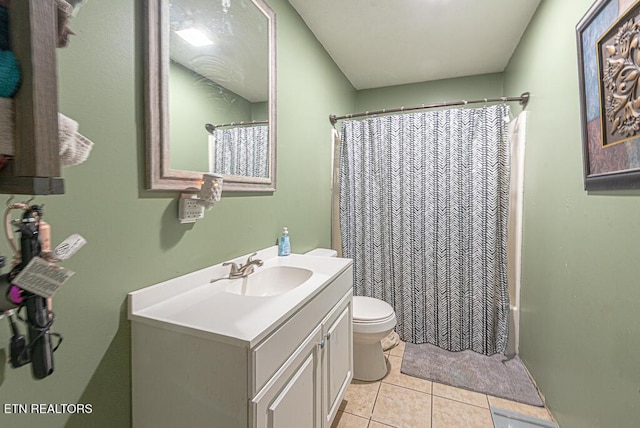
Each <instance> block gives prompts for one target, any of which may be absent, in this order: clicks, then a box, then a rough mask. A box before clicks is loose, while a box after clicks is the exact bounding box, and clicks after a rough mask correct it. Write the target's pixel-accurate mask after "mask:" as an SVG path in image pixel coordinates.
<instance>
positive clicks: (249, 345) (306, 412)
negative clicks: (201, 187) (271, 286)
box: [130, 259, 353, 428]
mask: <svg viewBox="0 0 640 428" xmlns="http://www.w3.org/2000/svg"><path fill="white" fill-rule="evenodd" d="M334 260H335V259H334ZM352 278H353V271H352V267H351V264H350V261H347V262H345V263H344V264H343V265H342V266H341V269H340V271H339V272H338V274H337V275H334V276H333V277H332V278H331V280H328V281H326V283H323V284H322V285H321V286H319V287H318V289H316V290H313V291H312V292H310V293H309V295H308V296H307V297H306V298H304V299H302V301H300V302H299V304H297V305H293V307H291V308H290V311H288V312H287V313H285V314H282V316H281V317H275V318H274V319H277V322H274V323H273V324H271V325H268V326H266V327H265V329H264V331H262V332H261V333H260V334H258V335H257V336H256V338H255V340H246V339H243V338H234V337H229V336H226V335H220V334H211V332H210V331H203V330H199V329H194V328H189V327H188V326H186V325H185V324H186V323H181V324H180V323H177V324H172V323H170V322H158V320H157V319H151V318H153V317H149V318H148V319H147V318H145V316H144V315H145V311H144V310H142V311H139V314H138V315H131V314H133V313H135V312H136V311H135V310H133V309H131V307H132V305H131V304H130V319H131V320H132V407H133V426H134V427H154V428H155V427H176V426H194V427H195V426H197V427H222V428H233V427H242V428H247V427H248V428H267V427H269V428H292V427H295V428H305V427H309V428H328V427H329V426H330V425H331V422H332V421H333V419H334V417H335V415H336V413H337V411H338V407H339V405H340V403H341V401H342V398H343V397H344V394H345V391H346V388H347V386H348V385H349V383H350V382H351V379H352V377H353V328H352V325H353V322H352V317H353V316H352V301H353V300H352ZM300 293H301V295H303V293H302V291H300ZM186 298H187V297H186V295H185V296H181V297H179V298H178V297H176V298H174V299H173V300H174V301H173V302H172V303H173V304H178V303H180V302H181V301H184V299H186ZM179 299H182V300H179ZM246 299H251V300H250V301H249V302H250V303H247V307H246V308H245V310H251V311H254V312H253V314H252V315H251V316H255V317H257V318H260V317H261V315H260V311H273V310H276V309H277V308H278V307H281V306H282V304H281V303H278V302H279V301H278V298H275V299H272V300H271V302H273V303H270V302H269V300H267V299H265V298H259V297H258V298H256V297H251V298H249V297H247V298H246ZM260 299H263V300H262V302H264V303H260V302H261V300H260ZM200 300H202V298H201V299H200ZM212 301H213V300H212ZM237 301H238V302H241V300H239V299H238V300H237ZM229 302H232V300H230V301H229ZM227 304H230V303H227ZM169 308H170V305H167V308H166V309H165V308H158V313H159V310H160V309H164V310H165V311H168V310H169ZM191 309H193V308H191ZM150 313H151V310H147V311H146V314H147V315H148V314H150ZM265 314H266V312H265ZM269 314H270V316H271V317H273V312H269ZM156 318H157V317H156ZM257 318H256V319H257ZM267 318H268V317H267ZM252 319H253V318H252ZM243 321H244V320H243V319H242V317H241V316H239V319H238V320H233V319H230V320H229V322H230V323H236V324H239V325H240V324H242V322H243Z"/></svg>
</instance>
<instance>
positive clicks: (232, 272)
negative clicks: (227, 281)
mask: <svg viewBox="0 0 640 428" xmlns="http://www.w3.org/2000/svg"><path fill="white" fill-rule="evenodd" d="M222 266H231V270H230V271H229V275H235V274H237V273H238V272H239V269H238V265H237V264H235V263H234V262H224V263H222Z"/></svg>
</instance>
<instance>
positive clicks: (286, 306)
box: [129, 246, 352, 347]
mask: <svg viewBox="0 0 640 428" xmlns="http://www.w3.org/2000/svg"><path fill="white" fill-rule="evenodd" d="M247 256H248V255H244V256H241V257H238V258H236V259H234V260H232V261H235V262H237V263H244V262H245V261H246V259H247ZM254 259H260V260H263V261H264V264H263V266H262V267H257V268H256V269H255V272H258V271H259V270H261V269H267V268H269V267H273V266H292V267H300V268H305V269H309V270H311V271H312V272H313V274H312V275H311V277H310V278H309V279H308V280H307V281H305V282H304V283H303V284H302V285H300V286H298V287H296V288H294V289H293V290H291V291H288V292H286V293H282V294H279V295H276V296H269V297H253V296H240V295H237V294H232V293H229V292H227V291H225V288H226V286H227V284H228V282H226V281H219V282H214V283H213V284H211V283H210V281H211V279H214V278H221V277H224V276H227V275H228V273H229V267H228V266H224V267H223V266H222V264H218V265H215V266H211V267H208V268H204V269H201V270H199V271H196V272H193V273H190V274H186V275H183V276H180V277H178V278H174V279H170V280H168V281H164V282H161V283H159V284H156V285H152V286H150V287H146V288H143V289H141V290H138V291H134V292H132V293H129V319H130V320H131V321H134V322H143V323H147V324H151V325H154V326H156V327H160V328H166V329H169V330H173V331H179V332H183V333H186V334H191V335H196V336H200V337H210V338H215V339H216V340H219V341H224V342H227V343H235V344H237V345H239V346H245V347H252V346H255V345H256V344H257V343H258V342H259V341H260V340H262V338H263V337H265V336H266V335H267V334H269V333H270V331H271V329H273V328H275V327H276V326H278V325H279V324H280V323H281V322H282V321H284V320H285V319H287V318H289V317H290V316H291V315H292V314H293V313H294V312H296V310H297V309H298V308H300V307H301V306H302V305H304V304H305V303H306V302H307V301H309V299H311V297H313V296H314V295H315V294H317V293H318V292H319V291H320V290H321V289H322V288H324V286H326V285H328V284H329V283H331V281H333V280H334V279H335V278H336V277H338V276H339V275H340V274H341V273H342V272H344V271H345V270H346V269H347V268H348V267H349V266H350V265H351V263H352V261H351V259H343V258H335V257H317V256H307V255H300V254H292V255H290V256H286V257H278V256H277V247H275V246H274V247H269V248H266V249H264V250H261V251H259V252H258V254H257V256H255V257H254Z"/></svg>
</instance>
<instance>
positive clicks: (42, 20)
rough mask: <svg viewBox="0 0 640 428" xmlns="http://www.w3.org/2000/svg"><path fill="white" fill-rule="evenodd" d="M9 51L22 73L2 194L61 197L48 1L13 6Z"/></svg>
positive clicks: (53, 17) (0, 177)
mask: <svg viewBox="0 0 640 428" xmlns="http://www.w3.org/2000/svg"><path fill="white" fill-rule="evenodd" d="M9 31H10V33H9V34H10V38H11V50H12V51H13V53H14V54H15V56H16V58H17V59H18V62H19V64H20V68H21V71H22V83H21V85H20V88H19V90H18V92H17V93H16V95H15V96H14V103H15V141H14V145H15V155H14V157H13V159H12V160H11V161H10V162H9V164H8V165H6V166H5V167H4V168H3V169H2V170H1V171H0V193H11V194H31V195H50V194H62V193H64V181H63V179H62V178H60V175H61V174H60V169H61V168H60V156H59V141H58V80H57V70H56V40H57V8H56V2H55V1H52V0H47V1H43V0H19V1H12V2H11V6H10V7H9Z"/></svg>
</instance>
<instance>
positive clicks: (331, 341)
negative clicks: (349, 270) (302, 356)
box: [322, 292, 353, 427]
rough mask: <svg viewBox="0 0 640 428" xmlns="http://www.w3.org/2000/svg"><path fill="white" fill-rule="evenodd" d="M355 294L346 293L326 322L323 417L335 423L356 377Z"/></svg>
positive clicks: (328, 422)
mask: <svg viewBox="0 0 640 428" xmlns="http://www.w3.org/2000/svg"><path fill="white" fill-rule="evenodd" d="M352 302H353V298H352V293H351V292H349V293H348V294H347V295H345V296H344V297H343V298H342V299H341V300H340V303H338V304H337V305H336V307H335V308H334V310H333V311H332V312H331V313H330V314H329V315H328V316H327V318H326V319H325V322H324V323H323V333H324V338H325V343H326V345H325V347H324V354H323V368H324V370H323V373H324V378H323V382H324V385H325V388H324V390H323V415H322V416H323V419H324V423H325V427H329V426H331V422H332V421H333V418H334V417H335V415H336V414H337V413H338V408H339V407H340V403H341V402H342V398H343V397H344V394H345V392H346V390H347V387H348V386H349V383H350V382H351V379H352V378H353V321H352V319H353V315H352Z"/></svg>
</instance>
